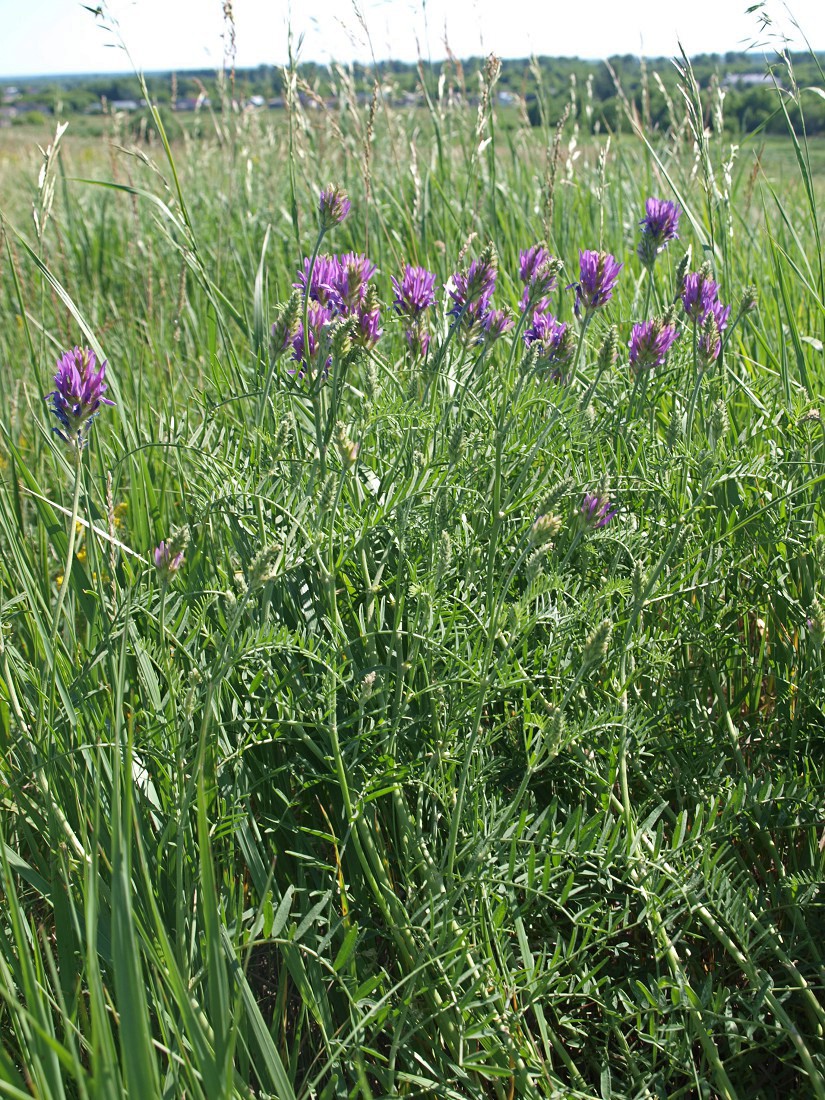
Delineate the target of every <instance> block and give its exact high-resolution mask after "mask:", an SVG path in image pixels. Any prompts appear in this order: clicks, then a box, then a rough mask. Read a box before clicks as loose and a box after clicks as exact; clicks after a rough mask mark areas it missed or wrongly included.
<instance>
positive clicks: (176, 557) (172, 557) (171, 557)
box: [155, 542, 184, 577]
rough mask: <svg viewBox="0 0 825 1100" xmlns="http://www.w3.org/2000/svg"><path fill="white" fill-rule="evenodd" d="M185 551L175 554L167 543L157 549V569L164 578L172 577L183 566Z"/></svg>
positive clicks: (161, 544)
mask: <svg viewBox="0 0 825 1100" xmlns="http://www.w3.org/2000/svg"><path fill="white" fill-rule="evenodd" d="M183 553H184V552H183V550H179V551H178V552H177V553H175V552H174V551H173V550H172V548H171V547H170V546H168V545H167V543H166V542H161V543H160V545H159V546H156V547H155V567H156V569H157V571H158V573H160V574H161V575H162V576H163V577H170V576H172V575H173V574H174V573H177V571H178V570H179V569H180V567H181V565H183Z"/></svg>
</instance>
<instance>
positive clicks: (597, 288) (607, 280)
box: [574, 249, 624, 317]
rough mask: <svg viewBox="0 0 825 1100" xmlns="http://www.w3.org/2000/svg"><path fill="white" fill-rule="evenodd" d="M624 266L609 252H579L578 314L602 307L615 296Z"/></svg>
mask: <svg viewBox="0 0 825 1100" xmlns="http://www.w3.org/2000/svg"><path fill="white" fill-rule="evenodd" d="M623 267H624V264H620V263H619V262H618V261H617V260H616V258H615V256H611V255H610V253H609V252H596V251H595V250H593V249H587V250H585V251H581V252H579V281H578V283H576V284H575V288H576V304H575V307H574V308H575V312H576V316H577V317H580V316H581V313H582V310H584V312H585V314H587V313H589V312H590V311H591V310H594V309H601V308H602V306H605V305H607V303H608V302H609V301H610V299H611V298H612V297H613V289H614V287H615V286H616V280H617V279H618V277H619V272H620V271H621V270H622V268H623Z"/></svg>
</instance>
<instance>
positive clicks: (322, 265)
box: [292, 254, 341, 309]
mask: <svg viewBox="0 0 825 1100" xmlns="http://www.w3.org/2000/svg"><path fill="white" fill-rule="evenodd" d="M309 265H310V260H309V257H308V256H305V257H304V267H303V271H299V272H298V281H297V282H295V283H293V284H292V285H293V286H294V287H295V289H296V290H300V291H302V292H303V293H304V294H306V292H307V277H308V275H309ZM340 281H341V263H340V261H339V259H338V257H337V256H327V255H325V254H322V255H320V256H316V257H315V265H314V267H313V268H312V280H311V282H310V285H309V298H310V301H312V302H320V303H321V305H325V306H326V305H328V306H331V307H333V308H335V309H338V308H339V306H340V304H341V295H340V291H339V289H338V287H339V283H340Z"/></svg>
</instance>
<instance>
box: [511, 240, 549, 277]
mask: <svg viewBox="0 0 825 1100" xmlns="http://www.w3.org/2000/svg"><path fill="white" fill-rule="evenodd" d="M549 259H550V253H549V252H548V251H547V249H546V248H545V247H544V245H543V244H534V245H532V246H531V247H530V248H525V249H524V250H523V251H522V252H519V264H518V273H519V276H520V277H521V281H522V282H523V283H531V282H532V281H533V279H534V278H535V277H536V274H537V273H538V272H539V271H540V270H541V269H542V268H543V267H546V266H547V263H548V261H549Z"/></svg>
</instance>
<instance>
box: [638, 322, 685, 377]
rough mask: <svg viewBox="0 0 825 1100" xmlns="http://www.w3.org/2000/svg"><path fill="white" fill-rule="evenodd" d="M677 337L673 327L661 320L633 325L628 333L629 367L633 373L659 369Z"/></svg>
mask: <svg viewBox="0 0 825 1100" xmlns="http://www.w3.org/2000/svg"><path fill="white" fill-rule="evenodd" d="M678 337H679V332H678V329H677V328H676V326H675V325H671V324H667V323H666V322H665V321H663V320H662V319H661V318H656V319H655V320H653V321H643V322H642V323H641V324H639V325H634V326H633V330H632V331H631V333H630V344H629V347H630V365H631V367H632V368H633V370H634V371H637V372H638V371H643V370H650V369H651V368H653V367H661V366H662V365H663V364H664V362H665V359H666V358H667V354H668V352H669V351H670V349H671V348H672V347H673V345H674V343H675V342H676V340H677V339H678Z"/></svg>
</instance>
